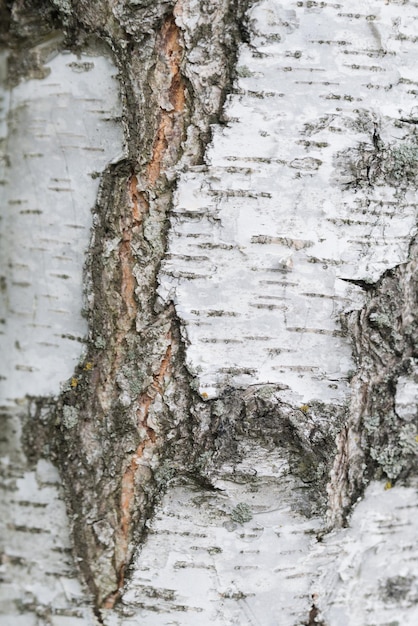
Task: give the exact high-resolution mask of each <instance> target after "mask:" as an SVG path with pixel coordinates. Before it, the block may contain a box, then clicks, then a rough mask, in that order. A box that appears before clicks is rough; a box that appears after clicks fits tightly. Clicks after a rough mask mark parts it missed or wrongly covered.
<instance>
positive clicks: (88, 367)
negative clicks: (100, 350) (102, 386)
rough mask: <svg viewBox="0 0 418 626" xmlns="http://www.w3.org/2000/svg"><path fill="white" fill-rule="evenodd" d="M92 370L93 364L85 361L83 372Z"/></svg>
mask: <svg viewBox="0 0 418 626" xmlns="http://www.w3.org/2000/svg"><path fill="white" fill-rule="evenodd" d="M92 369H93V363H92V362H91V361H87V363H86V364H85V366H84V371H85V372H90V370H92Z"/></svg>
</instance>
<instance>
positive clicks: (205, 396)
mask: <svg viewBox="0 0 418 626" xmlns="http://www.w3.org/2000/svg"><path fill="white" fill-rule="evenodd" d="M200 395H201V396H202V398H203V400H207V399H208V398H209V396H208V394H207V393H206V391H202V393H201V394H200Z"/></svg>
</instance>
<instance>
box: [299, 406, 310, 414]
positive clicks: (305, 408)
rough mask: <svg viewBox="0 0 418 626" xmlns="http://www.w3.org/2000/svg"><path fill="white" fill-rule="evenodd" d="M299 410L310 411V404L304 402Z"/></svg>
mask: <svg viewBox="0 0 418 626" xmlns="http://www.w3.org/2000/svg"><path fill="white" fill-rule="evenodd" d="M299 411H302V413H307V412H308V411H309V404H302V406H300V407H299Z"/></svg>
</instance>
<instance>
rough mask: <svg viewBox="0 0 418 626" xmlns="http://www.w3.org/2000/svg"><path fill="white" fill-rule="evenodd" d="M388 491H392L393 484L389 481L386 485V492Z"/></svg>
mask: <svg viewBox="0 0 418 626" xmlns="http://www.w3.org/2000/svg"><path fill="white" fill-rule="evenodd" d="M388 489H392V483H391V482H390V480H388V481H387V483H386V484H385V491H387V490H388Z"/></svg>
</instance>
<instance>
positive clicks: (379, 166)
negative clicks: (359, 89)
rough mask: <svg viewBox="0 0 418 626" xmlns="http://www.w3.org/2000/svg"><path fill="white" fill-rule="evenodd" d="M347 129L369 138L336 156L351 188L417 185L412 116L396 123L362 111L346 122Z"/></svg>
mask: <svg viewBox="0 0 418 626" xmlns="http://www.w3.org/2000/svg"><path fill="white" fill-rule="evenodd" d="M343 126H345V127H346V128H348V129H350V130H351V131H353V130H354V131H355V132H357V133H359V134H361V135H362V136H363V137H366V138H367V139H366V140H362V141H360V142H359V144H358V145H357V146H356V147H353V148H348V149H346V150H343V151H341V152H339V153H337V154H336V156H335V163H334V164H335V167H336V170H337V171H338V172H339V177H340V180H341V182H342V183H343V184H344V185H345V186H346V187H347V188H354V189H362V188H363V189H364V188H370V187H375V186H382V185H390V186H392V187H394V188H396V189H399V190H406V189H407V188H410V187H412V186H414V185H415V184H416V183H417V181H418V137H417V134H416V127H415V122H414V120H413V118H412V117H411V120H408V119H406V118H402V119H400V120H393V119H389V118H380V117H377V116H376V115H374V114H373V113H370V112H369V111H366V110H359V111H358V112H357V118H356V119H354V120H352V119H347V120H345V121H344V123H343ZM391 128H392V131H393V132H392V137H395V139H393V138H392V137H391V133H390V132H389V129H391Z"/></svg>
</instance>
